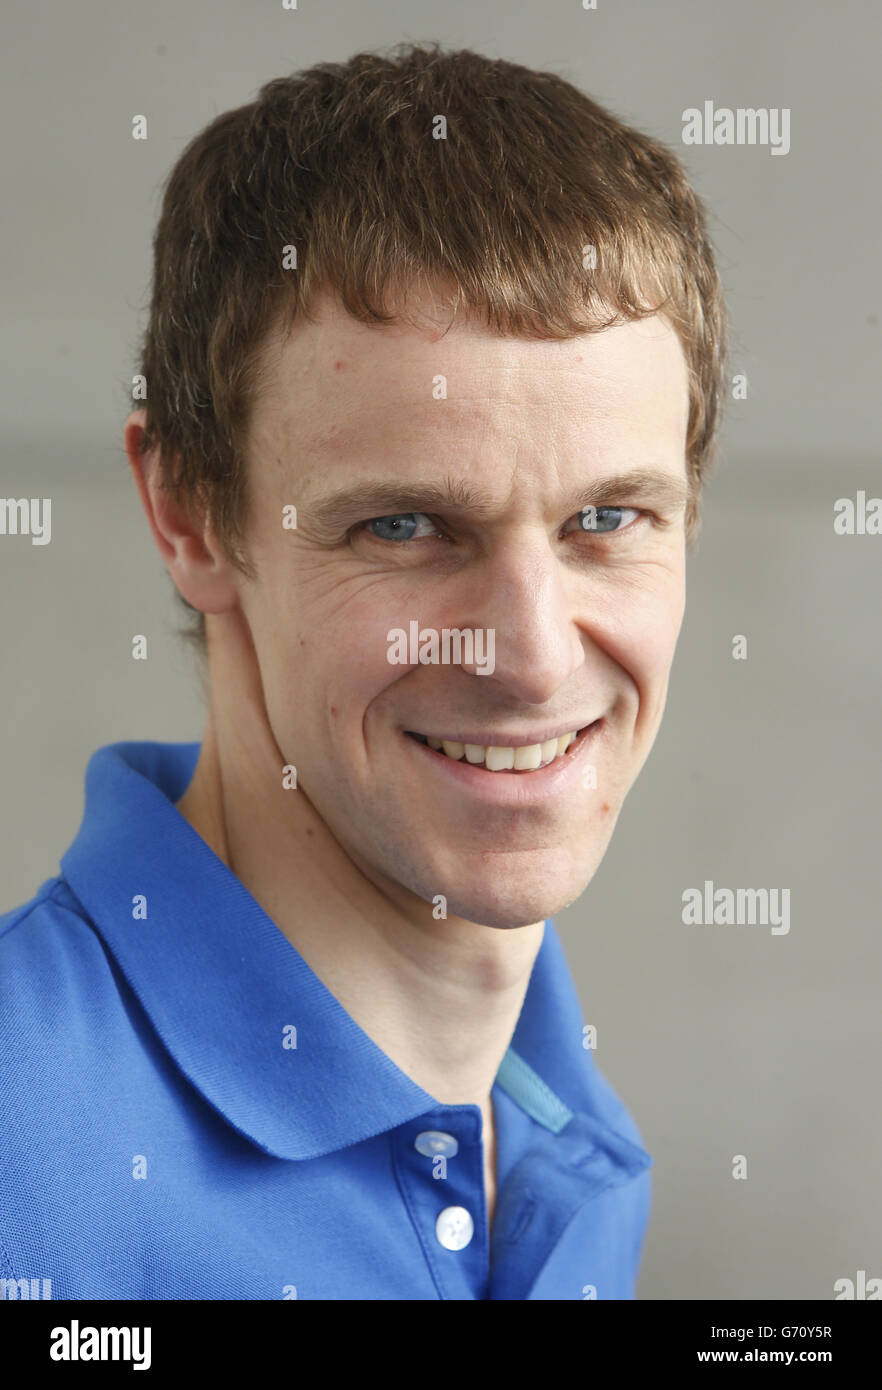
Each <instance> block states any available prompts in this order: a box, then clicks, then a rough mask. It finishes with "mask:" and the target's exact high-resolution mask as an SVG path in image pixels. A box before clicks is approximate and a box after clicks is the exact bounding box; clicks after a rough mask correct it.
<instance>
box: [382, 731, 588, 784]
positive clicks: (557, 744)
mask: <svg viewBox="0 0 882 1390" xmlns="http://www.w3.org/2000/svg"><path fill="white" fill-rule="evenodd" d="M594 723H595V724H596V723H599V721H598V720H595V721H594ZM592 728H594V724H585V725H584V726H583V727H582V728H581V729H574V730H573V731H572V733H566V734H561V736H560V737H559V738H549V739H546V740H545V741H544V742H543V743H526V744H520V745H509V746H503V745H501V744H481V743H459V742H457V741H456V740H455V739H445V738H435V737H434V736H433V735H431V734H418V733H414V732H413V730H411V729H406V730H405V733H406V734H407V737H408V738H413V739H416V741H417V743H422V744H425V745H426V746H427V747H428V748H431V749H432V750H433V751H434V752H436V753H439V754H440V755H441V756H442V757H446V758H452V759H453V760H454V761H455V762H461V761H463V760H465V761H466V762H468V763H472V764H473V765H474V766H475V767H483V768H485V769H486V771H487V772H537V771H538V770H539V769H540V768H543V767H548V766H549V764H550V763H553V762H555V761H556V760H557V759H558V758H563V757H565V756H566V754H567V752H568V751H569V749H570V748H572V746H573V744H574V743H576V742H577V741H578V740H579V739H580V738H581V737H582V735H583V734H584V733H585V732H586V730H588V729H592Z"/></svg>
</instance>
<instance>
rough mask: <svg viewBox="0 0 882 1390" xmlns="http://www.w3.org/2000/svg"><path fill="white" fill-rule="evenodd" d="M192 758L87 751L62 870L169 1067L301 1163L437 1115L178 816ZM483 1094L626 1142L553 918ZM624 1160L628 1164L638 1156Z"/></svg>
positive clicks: (161, 752)
mask: <svg viewBox="0 0 882 1390" xmlns="http://www.w3.org/2000/svg"><path fill="white" fill-rule="evenodd" d="M199 749H200V745H199V744H198V743H178V744H169V743H155V742H140V743H133V742H127V743H116V744H111V745H108V746H106V747H104V748H100V749H98V751H97V752H96V753H94V754H93V756H92V758H91V759H90V761H89V766H88V769H87V772H86V805H85V812H84V815H83V820H82V824H81V826H80V829H79V832H78V834H77V836H76V838H75V840H74V842H73V844H72V845H71V847H70V848H69V849H68V851H67V853H66V854H65V855H64V856H63V858H62V860H61V869H62V874H63V876H64V878H65V880H66V881H67V883H68V885H69V886H70V888H71V890H72V892H73V893H74V894H75V896H76V897H77V898H78V899H79V900H80V902H81V904H82V905H83V907H84V909H85V911H86V914H87V915H88V917H89V918H90V919H91V921H92V923H93V924H94V926H95V927H96V929H97V931H98V933H99V935H100V936H101V938H102V939H103V941H104V943H105V945H106V946H107V947H108V948H109V950H110V952H111V953H112V955H113V956H114V958H115V959H116V961H117V963H118V965H119V967H120V969H121V970H122V972H123V974H124V975H125V977H126V979H127V981H128V983H129V985H130V986H131V988H132V990H133V991H134V993H135V995H136V996H137V998H138V1000H139V1001H140V1003H141V1005H142V1006H143V1008H144V1009H145V1011H146V1013H147V1014H148V1016H149V1017H150V1019H151V1021H152V1023H153V1026H154V1028H155V1029H156V1031H157V1033H158V1034H159V1035H160V1037H161V1038H162V1039H163V1042H164V1044H165V1046H166V1047H167V1048H168V1050H169V1052H170V1053H171V1055H172V1056H173V1057H174V1059H175V1061H176V1062H177V1064H178V1066H179V1067H180V1068H181V1070H182V1071H183V1072H184V1074H185V1075H186V1076H187V1077H188V1078H189V1080H190V1081H191V1082H192V1084H193V1085H194V1086H195V1087H196V1088H197V1089H198V1090H199V1091H200V1093H201V1094H202V1095H203V1096H204V1097H205V1099H206V1100H207V1101H208V1102H209V1104H211V1105H212V1106H213V1107H214V1108H215V1109H216V1110H217V1111H219V1112H220V1113H221V1114H222V1115H223V1116H224V1117H225V1119H226V1120H227V1121H228V1122H229V1123H230V1124H232V1125H233V1126H234V1128H235V1129H236V1130H238V1131H239V1132H240V1133H241V1134H243V1135H245V1136H247V1138H249V1139H250V1140H251V1141H252V1142H253V1143H255V1144H256V1145H258V1147H259V1148H261V1149H262V1150H264V1151H265V1152H267V1153H269V1154H273V1155H275V1156H276V1157H279V1158H287V1159H305V1158H315V1157H318V1156H320V1155H322V1154H326V1153H331V1152H333V1151H334V1150H336V1149H340V1148H343V1147H347V1146H348V1145H350V1144H355V1143H358V1142H360V1141H361V1140H364V1139H368V1138H371V1137H372V1136H374V1135H376V1134H380V1133H383V1132H385V1131H386V1130H389V1129H393V1128H397V1127H398V1126H399V1125H401V1124H404V1123H405V1122H406V1121H408V1120H410V1119H414V1118H416V1117H417V1116H419V1115H422V1114H424V1113H426V1112H427V1111H430V1110H436V1109H438V1108H439V1107H440V1103H439V1102H438V1101H437V1100H436V1099H435V1098H434V1097H433V1096H431V1095H430V1094H429V1093H428V1092H427V1091H424V1090H422V1088H421V1087H419V1086H418V1085H417V1084H416V1083H415V1082H413V1081H412V1080H411V1079H410V1078H409V1077H408V1076H407V1075H406V1074H405V1073H404V1072H403V1071H401V1069H400V1068H399V1067H398V1066H396V1064H395V1063H394V1062H393V1061H392V1059H391V1058H390V1057H388V1056H387V1055H386V1053H384V1052H383V1051H382V1050H381V1048H379V1047H378V1046H377V1045H376V1043H374V1042H373V1041H372V1039H371V1038H370V1037H369V1036H368V1035H367V1034H366V1033H365V1032H364V1031H363V1029H362V1028H360V1027H359V1025H358V1024H357V1023H356V1022H355V1020H354V1019H353V1018H352V1017H351V1016H350V1015H349V1014H348V1013H347V1012H346V1010H345V1009H344V1008H343V1007H342V1005H341V1004H340V1003H339V1002H338V1001H337V999H336V998H335V997H334V996H333V995H332V994H331V992H330V991H329V990H328V989H327V988H326V986H325V985H324V984H323V983H322V981H321V980H320V979H319V978H318V976H317V975H316V974H315V973H314V972H313V970H312V969H311V968H310V967H309V966H308V965H307V963H306V961H305V960H304V959H303V957H302V956H301V955H300V954H299V953H298V952H297V951H296V950H295V949H294V948H293V947H292V946H291V944H290V942H289V941H288V940H287V938H286V937H285V936H283V934H282V932H281V931H280V930H279V928H278V927H277V926H276V925H275V923H274V922H273V921H271V919H270V918H269V917H268V916H267V915H266V913H265V912H264V911H263V909H262V908H261V906H260V904H259V903H258V902H257V901H256V900H255V899H254V898H253V897H252V896H251V894H250V893H249V892H248V891H247V889H246V888H245V887H244V885H243V884H242V883H241V882H240V881H239V880H238V879H237V878H236V877H235V875H234V874H233V873H232V872H231V871H230V870H229V869H228V868H227V866H226V865H225V864H224V863H223V861H222V860H221V859H219V858H218V857H217V855H216V854H215V853H214V851H213V850H211V849H210V848H209V846H208V845H207V844H206V843H205V841H204V840H203V839H202V838H201V836H199V835H198V834H197V833H196V831H195V830H194V829H193V827H192V826H191V825H190V824H189V822H188V821H187V820H186V819H185V818H184V817H183V816H182V815H181V813H180V812H179V811H178V810H177V808H176V806H175V804H174V803H175V802H176V801H177V800H178V799H179V798H180V797H181V796H182V795H183V793H184V791H185V790H186V788H187V786H188V784H189V782H190V780H191V778H192V775H193V771H194V769H195V766H196V761H197V758H198V755H199ZM292 1025H293V1028H294V1029H296V1035H295V1034H293V1033H292V1032H291V1028H292ZM286 1030H287V1032H286ZM295 1036H296V1047H294V1046H291V1044H292V1043H293V1042H294V1041H295ZM286 1038H287V1041H288V1044H289V1045H288V1046H284V1045H283V1043H284V1041H285V1039H286ZM525 1078H526V1084H525ZM497 1081H498V1083H499V1084H500V1085H502V1086H503V1088H504V1089H506V1090H507V1091H509V1093H510V1094H513V1095H515V1098H516V1099H518V1100H521V1099H522V1097H524V1096H526V1097H527V1100H526V1102H525V1104H524V1108H526V1109H527V1110H528V1113H531V1114H534V1118H537V1119H539V1120H540V1122H541V1123H543V1124H545V1126H546V1128H551V1129H560V1128H562V1127H563V1126H564V1125H565V1124H566V1123H567V1121H568V1119H569V1116H570V1112H573V1113H575V1112H579V1113H580V1114H581V1115H582V1116H585V1115H587V1116H588V1119H589V1122H590V1125H591V1128H592V1130H593V1131H594V1132H595V1133H597V1134H598V1135H599V1134H605V1135H606V1136H607V1138H608V1140H609V1139H611V1140H612V1141H613V1142H614V1141H616V1140H617V1141H618V1143H619V1145H621V1143H622V1142H625V1141H623V1140H622V1138H621V1135H618V1134H616V1133H615V1132H614V1131H611V1130H609V1129H608V1128H607V1125H606V1120H607V1119H608V1118H609V1096H610V1094H611V1093H609V1092H608V1090H607V1089H606V1083H605V1082H603V1081H602V1080H601V1079H600V1078H599V1076H598V1074H597V1072H596V1070H595V1068H594V1064H593V1060H592V1059H591V1058H590V1054H589V1055H586V1052H585V1051H584V1050H583V1045H582V1013H581V1008H580V1005H579V1000H578V997H577V995H576V992H575V989H574V986H573V983H572V980H571V977H570V973H569V970H568V968H567V964H566V960H565V958H564V955H563V951H562V949H561V946H560V943H559V941H558V939H557V934H556V932H555V930H554V926H553V924H552V922H550V921H547V922H546V923H545V931H544V935H543V941H542V945H541V947H540V949H539V952H538V954H537V957H536V960H535V963H534V966H533V970H532V973H531V976H530V982H529V985H528V989H527V994H526V997H525V1000H524V1004H523V1008H522V1010H521V1014H520V1017H519V1019H518V1023H517V1027H516V1029H515V1032H514V1035H513V1037H512V1040H511V1046H510V1049H509V1051H508V1053H506V1057H505V1058H504V1060H503V1065H502V1066H501V1067H500V1071H499V1074H498V1076H497ZM531 1104H533V1105H535V1106H537V1107H538V1111H536V1110H533V1109H530V1105H531ZM444 1108H446V1109H450V1108H453V1107H444ZM625 1147H626V1149H630V1150H631V1152H630V1153H629V1155H628V1158H629V1164H628V1166H629V1167H630V1166H631V1164H632V1163H633V1164H634V1165H636V1167H640V1168H642V1167H644V1166H646V1165H647V1164H648V1163H649V1162H650V1161H651V1160H650V1159H649V1156H648V1155H646V1154H644V1153H643V1152H642V1150H641V1149H638V1148H636V1147H635V1146H633V1145H629V1144H627V1143H626V1144H625Z"/></svg>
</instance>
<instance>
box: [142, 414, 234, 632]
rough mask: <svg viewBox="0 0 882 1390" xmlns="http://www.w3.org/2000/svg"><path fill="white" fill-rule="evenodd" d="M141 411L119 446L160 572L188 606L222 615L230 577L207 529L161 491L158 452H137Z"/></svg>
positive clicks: (228, 603) (230, 598) (230, 604)
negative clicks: (163, 568)
mask: <svg viewBox="0 0 882 1390" xmlns="http://www.w3.org/2000/svg"><path fill="white" fill-rule="evenodd" d="M146 423H147V412H146V411H145V410H135V411H133V412H132V414H131V415H130V416H129V418H128V419H127V420H126V423H125V426H124V428H123V442H124V445H125V451H126V457H127V458H128V461H129V467H130V469H131V470H132V477H133V478H134V480H135V487H136V488H137V489H138V495H139V496H140V498H141V505H142V507H143V508H144V515H145V516H146V517H147V523H148V525H149V527H150V530H151V531H152V533H153V539H154V541H155V542H156V547H157V549H158V551H159V553H160V555H161V556H162V558H163V561H164V562H165V566H166V569H167V570H168V572H169V574H170V575H171V577H172V579H173V580H174V583H175V585H176V586H177V588H178V589H179V591H180V592H181V593H182V594H183V596H184V598H185V599H186V600H187V602H188V603H191V604H192V605H193V607H194V608H198V609H200V610H201V611H202V612H203V613H226V612H228V611H229V610H230V609H231V608H235V607H236V606H237V604H238V601H239V600H238V591H237V589H236V585H235V583H234V575H235V574H237V573H238V571H236V570H235V569H234V567H233V566H232V565H231V564H230V562H229V560H228V559H227V557H226V555H225V554H224V552H223V550H222V548H221V546H220V544H219V543H218V541H217V539H216V537H215V536H214V533H213V532H212V530H211V527H210V525H208V524H207V523H204V522H203V520H202V519H201V518H196V519H194V518H193V517H191V516H190V514H189V512H188V511H187V510H186V508H185V507H184V506H183V505H181V504H179V503H177V502H176V501H175V498H174V494H173V492H172V491H171V490H170V489H168V488H164V487H162V486H161V480H160V474H159V449H158V446H154V448H153V449H151V450H148V452H147V453H144V454H142V453H141V452H140V445H141V441H142V439H143V436H144V429H145V426H146Z"/></svg>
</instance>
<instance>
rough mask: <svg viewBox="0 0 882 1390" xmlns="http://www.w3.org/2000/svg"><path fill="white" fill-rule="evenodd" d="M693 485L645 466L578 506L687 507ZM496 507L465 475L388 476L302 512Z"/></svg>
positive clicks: (477, 511)
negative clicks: (420, 479) (430, 479)
mask: <svg viewBox="0 0 882 1390" xmlns="http://www.w3.org/2000/svg"><path fill="white" fill-rule="evenodd" d="M688 497H689V485H688V483H687V481H686V479H685V478H678V477H676V476H675V475H674V474H672V473H664V472H662V471H661V470H659V469H654V468H643V469H636V470H633V471H630V472H625V473H611V474H607V475H605V476H604V477H601V478H595V479H594V481H593V482H591V483H589V484H588V485H587V486H586V487H585V488H584V489H582V490H581V491H580V492H579V493H577V494H576V495H575V497H574V498H573V503H572V507H573V511H574V512H576V511H581V510H582V509H583V508H585V507H609V506H616V505H627V504H628V503H632V502H643V503H654V504H655V505H656V506H658V507H659V508H660V509H662V510H664V511H677V510H679V509H680V508H683V507H685V505H686V502H687V500H688ZM494 510H495V507H494V504H493V501H492V499H491V498H490V496H489V494H487V493H486V492H482V491H481V490H480V489H478V488H475V487H473V486H472V485H471V484H470V483H467V482H465V481H464V480H462V479H460V478H447V479H445V480H444V481H443V482H441V483H417V484H414V483H412V482H407V483H403V482H402V483H394V482H389V481H388V480H383V481H379V480H378V481H377V482H372V483H369V482H363V483H356V484H355V485H353V486H352V487H347V488H340V489H338V490H337V491H335V492H332V493H326V494H325V495H324V496H318V497H316V498H315V500H314V501H312V502H305V503H304V504H303V505H302V511H303V512H304V513H305V514H306V515H307V516H308V518H309V520H310V522H312V523H313V524H315V525H317V526H319V527H327V528H332V527H339V526H344V525H352V524H353V523H355V522H356V521H360V520H362V519H364V518H372V517H379V516H390V515H395V514H404V513H408V512H427V513H431V512H433V511H441V512H457V511H463V512H465V511H467V512H470V513H471V514H472V515H473V516H475V517H476V518H477V519H478V520H480V519H482V518H484V517H489V516H491V515H492V513H493V511H494Z"/></svg>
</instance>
